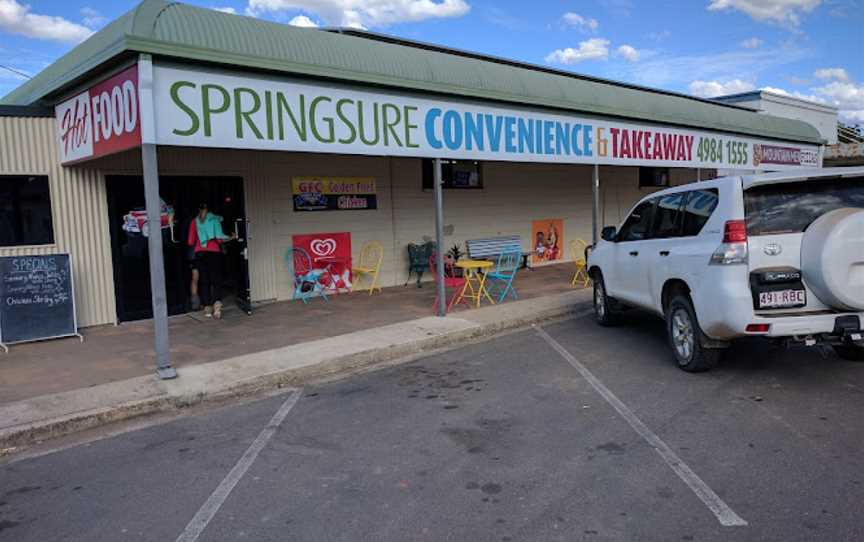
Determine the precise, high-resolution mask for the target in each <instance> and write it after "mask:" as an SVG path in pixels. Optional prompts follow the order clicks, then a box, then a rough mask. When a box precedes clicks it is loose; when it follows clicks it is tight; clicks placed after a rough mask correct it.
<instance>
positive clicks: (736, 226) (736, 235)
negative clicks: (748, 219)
mask: <svg viewBox="0 0 864 542" xmlns="http://www.w3.org/2000/svg"><path fill="white" fill-rule="evenodd" d="M723 242H724V243H746V242H747V224H746V223H745V222H744V221H743V220H730V221H728V222H726V227H725V228H723Z"/></svg>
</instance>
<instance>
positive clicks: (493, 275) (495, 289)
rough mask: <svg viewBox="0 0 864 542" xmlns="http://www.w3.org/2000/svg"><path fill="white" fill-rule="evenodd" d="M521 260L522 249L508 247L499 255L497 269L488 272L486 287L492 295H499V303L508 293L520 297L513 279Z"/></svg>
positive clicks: (515, 297)
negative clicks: (514, 286)
mask: <svg viewBox="0 0 864 542" xmlns="http://www.w3.org/2000/svg"><path fill="white" fill-rule="evenodd" d="M521 261H522V251H521V249H520V250H515V249H507V250H505V251H504V252H502V253H501V254H499V255H498V261H497V262H496V264H495V269H493V270H492V271H490V272H489V273H486V288H487V289H488V290H489V291H490V292H491V293H492V295H497V296H498V300H497V301H496V302H497V303H501V302H503V301H504V299H505V298H506V297H507V294H508V293H509V294H510V295H512V296H513V299H519V296H518V295H516V289H515V288H513V279H514V278H516V272H517V271H518V270H519V265H520V263H521Z"/></svg>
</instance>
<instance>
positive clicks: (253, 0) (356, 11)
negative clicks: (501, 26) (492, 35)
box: [246, 0, 471, 28]
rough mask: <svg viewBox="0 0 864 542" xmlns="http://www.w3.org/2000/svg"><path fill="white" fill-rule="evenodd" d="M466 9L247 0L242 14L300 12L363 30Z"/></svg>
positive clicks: (422, 3)
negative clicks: (247, 4) (246, 5)
mask: <svg viewBox="0 0 864 542" xmlns="http://www.w3.org/2000/svg"><path fill="white" fill-rule="evenodd" d="M470 9H471V6H469V5H468V4H467V3H466V2H465V0H249V6H248V7H247V8H246V12H247V13H248V14H251V15H259V14H261V13H265V12H270V13H280V12H283V11H292V10H300V11H304V12H306V13H314V14H315V15H318V16H319V17H321V18H322V19H323V20H324V22H326V23H327V24H332V25H339V26H347V27H353V28H365V27H367V26H388V25H391V24H396V23H404V22H417V21H423V20H426V19H435V18H447V17H461V16H463V15H465V14H466V13H468V11H469V10H470Z"/></svg>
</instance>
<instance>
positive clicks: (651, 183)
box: [639, 167, 669, 188]
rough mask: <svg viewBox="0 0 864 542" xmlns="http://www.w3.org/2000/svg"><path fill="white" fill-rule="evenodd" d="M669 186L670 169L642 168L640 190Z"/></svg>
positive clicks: (640, 171)
mask: <svg viewBox="0 0 864 542" xmlns="http://www.w3.org/2000/svg"><path fill="white" fill-rule="evenodd" d="M666 186H669V168H668V167H640V168H639V188H662V187H666Z"/></svg>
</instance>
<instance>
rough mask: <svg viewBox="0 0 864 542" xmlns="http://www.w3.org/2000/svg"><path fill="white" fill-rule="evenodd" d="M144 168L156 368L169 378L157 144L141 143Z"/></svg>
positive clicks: (172, 372)
mask: <svg viewBox="0 0 864 542" xmlns="http://www.w3.org/2000/svg"><path fill="white" fill-rule="evenodd" d="M141 161H142V165H143V170H144V201H145V204H146V206H147V229H148V230H149V233H148V236H147V248H148V249H149V254H150V291H151V292H152V295H151V297H152V299H153V330H154V333H155V336H156V337H155V338H156V372H157V373H158V374H159V378H161V379H163V380H166V379H170V378H176V377H177V371H176V370H174V367H172V366H171V353H170V343H169V340H168V296H167V294H166V293H165V264H164V260H165V259H164V256H163V254H162V209H161V207H162V205H161V201H160V199H159V165H158V163H157V160H156V145H154V144H152V143H145V144H143V145H142V146H141Z"/></svg>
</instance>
